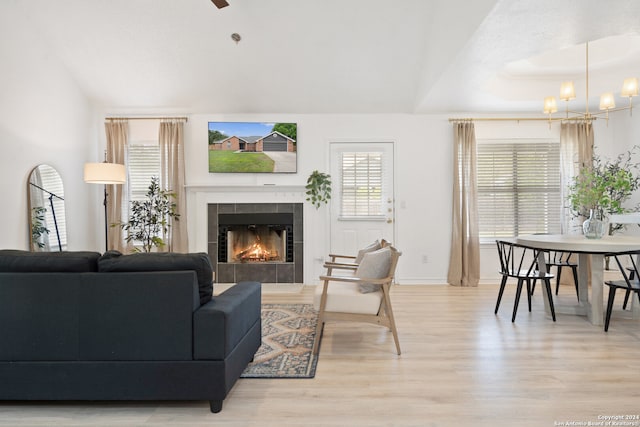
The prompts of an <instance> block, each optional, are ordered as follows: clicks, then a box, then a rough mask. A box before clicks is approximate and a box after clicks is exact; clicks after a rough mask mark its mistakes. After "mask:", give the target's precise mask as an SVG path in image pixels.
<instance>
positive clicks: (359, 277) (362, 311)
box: [313, 245, 401, 354]
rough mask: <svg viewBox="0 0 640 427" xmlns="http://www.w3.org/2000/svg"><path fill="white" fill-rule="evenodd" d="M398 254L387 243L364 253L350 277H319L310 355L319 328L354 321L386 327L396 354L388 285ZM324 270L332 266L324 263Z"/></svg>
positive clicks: (317, 343)
mask: <svg viewBox="0 0 640 427" xmlns="http://www.w3.org/2000/svg"><path fill="white" fill-rule="evenodd" d="M400 255H401V252H399V251H398V250H397V249H396V248H395V247H393V246H391V245H388V246H385V247H384V248H380V249H378V250H376V251H372V252H367V253H365V254H364V255H363V257H362V260H361V262H360V264H359V265H358V266H357V268H356V269H355V271H354V272H353V275H352V276H345V275H331V274H329V273H327V274H326V275H323V276H320V280H321V281H322V285H320V286H318V287H317V288H316V293H315V295H314V299H313V304H314V308H315V309H316V310H318V323H317V326H316V339H315V342H314V345H313V354H318V350H319V348H320V341H321V339H322V331H323V328H324V325H325V323H326V322H327V321H355V322H365V323H372V324H375V325H380V326H386V327H387V328H389V330H390V331H391V333H392V334H393V339H394V341H395V345H396V350H397V353H398V354H400V341H399V339H398V331H397V329H396V323H395V318H394V316H393V308H392V306H391V296H390V287H391V285H392V283H393V279H394V276H395V270H396V266H397V264H398V259H399V257H400ZM325 267H326V268H327V271H330V270H331V269H333V268H335V267H334V266H329V265H326V264H325Z"/></svg>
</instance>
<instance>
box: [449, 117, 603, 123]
mask: <svg viewBox="0 0 640 427" xmlns="http://www.w3.org/2000/svg"><path fill="white" fill-rule="evenodd" d="M596 119H597V117H591V118H586V117H569V118H567V117H553V118H549V117H546V118H544V117H465V118H451V117H450V118H449V122H489V121H494V122H527V121H530V122H533V121H539V122H542V121H544V122H558V121H591V120H596Z"/></svg>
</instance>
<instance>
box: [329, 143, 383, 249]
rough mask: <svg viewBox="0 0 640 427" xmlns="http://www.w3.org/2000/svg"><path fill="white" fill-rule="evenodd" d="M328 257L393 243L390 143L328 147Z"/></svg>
mask: <svg viewBox="0 0 640 427" xmlns="http://www.w3.org/2000/svg"><path fill="white" fill-rule="evenodd" d="M331 182H332V198H331V204H330V206H331V244H330V250H331V252H332V253H337V254H345V255H352V254H353V255H355V254H356V253H357V252H358V249H360V248H363V247H365V246H367V245H369V244H370V243H372V242H373V241H375V240H380V239H386V240H388V241H391V242H394V241H395V240H394V229H395V226H394V225H395V224H394V222H395V206H394V195H393V143H392V142H376V143H372V142H360V143H331Z"/></svg>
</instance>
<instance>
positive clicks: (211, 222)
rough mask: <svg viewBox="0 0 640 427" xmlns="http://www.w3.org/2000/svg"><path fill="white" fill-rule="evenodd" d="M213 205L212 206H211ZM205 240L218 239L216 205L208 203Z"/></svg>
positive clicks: (214, 240)
mask: <svg viewBox="0 0 640 427" xmlns="http://www.w3.org/2000/svg"><path fill="white" fill-rule="evenodd" d="M211 206H214V208H211ZM207 224H208V225H207V242H209V243H211V242H217V241H218V205H209V216H208V217H207Z"/></svg>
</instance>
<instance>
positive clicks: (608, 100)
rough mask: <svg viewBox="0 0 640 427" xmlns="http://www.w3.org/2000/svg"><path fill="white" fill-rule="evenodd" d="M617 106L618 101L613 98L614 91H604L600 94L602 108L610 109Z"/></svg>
mask: <svg viewBox="0 0 640 427" xmlns="http://www.w3.org/2000/svg"><path fill="white" fill-rule="evenodd" d="M615 107H616V101H615V99H614V98H613V93H612V92H607V93H603V94H602V95H601V96H600V109H601V110H609V109H611V108H615Z"/></svg>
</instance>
